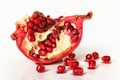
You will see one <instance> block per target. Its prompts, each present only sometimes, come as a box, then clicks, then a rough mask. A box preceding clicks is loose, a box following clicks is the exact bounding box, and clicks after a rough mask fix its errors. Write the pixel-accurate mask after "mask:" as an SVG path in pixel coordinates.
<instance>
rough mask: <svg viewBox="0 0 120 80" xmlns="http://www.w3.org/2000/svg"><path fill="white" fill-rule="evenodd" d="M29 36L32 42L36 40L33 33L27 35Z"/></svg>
mask: <svg viewBox="0 0 120 80" xmlns="http://www.w3.org/2000/svg"><path fill="white" fill-rule="evenodd" d="M27 38H28V40H29V41H30V42H33V41H35V36H34V35H33V34H28V35H27Z"/></svg>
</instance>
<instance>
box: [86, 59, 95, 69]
mask: <svg viewBox="0 0 120 80" xmlns="http://www.w3.org/2000/svg"><path fill="white" fill-rule="evenodd" d="M95 68H96V61H95V60H90V61H89V62H88V69H95Z"/></svg>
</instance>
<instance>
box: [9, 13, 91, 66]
mask: <svg viewBox="0 0 120 80" xmlns="http://www.w3.org/2000/svg"><path fill="white" fill-rule="evenodd" d="M91 17H92V12H89V13H88V14H87V15H73V16H66V17H63V16H62V17H59V18H55V19H53V18H51V17H50V16H45V15H44V14H43V13H41V12H39V11H35V12H34V13H33V14H32V15H31V16H27V17H24V18H22V19H20V20H18V21H17V22H16V30H15V32H14V33H13V34H12V35H11V38H12V39H13V40H15V41H16V44H17V47H18V48H19V49H20V51H21V52H22V53H23V54H24V55H25V56H26V57H28V58H29V59H30V60H32V61H34V62H35V63H41V64H50V63H54V62H56V61H59V60H60V59H62V58H63V57H65V56H67V55H69V54H70V53H72V52H73V51H74V50H75V49H76V48H77V46H78V45H79V43H80V41H81V38H82V32H83V21H84V20H87V19H90V18H91Z"/></svg>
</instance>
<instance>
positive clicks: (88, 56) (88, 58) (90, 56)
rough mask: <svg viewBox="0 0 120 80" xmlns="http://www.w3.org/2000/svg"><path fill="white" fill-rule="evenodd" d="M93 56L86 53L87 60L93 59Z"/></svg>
mask: <svg viewBox="0 0 120 80" xmlns="http://www.w3.org/2000/svg"><path fill="white" fill-rule="evenodd" d="M92 58H93V57H92V55H91V54H87V55H86V60H85V61H89V60H91V59H92Z"/></svg>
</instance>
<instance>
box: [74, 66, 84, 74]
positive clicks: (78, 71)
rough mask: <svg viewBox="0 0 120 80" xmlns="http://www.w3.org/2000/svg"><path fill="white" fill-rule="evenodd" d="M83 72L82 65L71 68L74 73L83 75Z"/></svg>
mask: <svg viewBox="0 0 120 80" xmlns="http://www.w3.org/2000/svg"><path fill="white" fill-rule="evenodd" d="M83 73H84V69H83V68H82V67H77V68H75V69H73V74H74V75H83Z"/></svg>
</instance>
